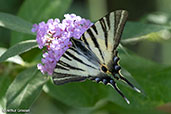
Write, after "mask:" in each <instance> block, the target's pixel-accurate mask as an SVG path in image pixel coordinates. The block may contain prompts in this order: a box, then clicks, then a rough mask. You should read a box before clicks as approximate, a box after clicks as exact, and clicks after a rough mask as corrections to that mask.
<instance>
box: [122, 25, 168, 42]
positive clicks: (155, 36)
mask: <svg viewBox="0 0 171 114" xmlns="http://www.w3.org/2000/svg"><path fill="white" fill-rule="evenodd" d="M137 28H138V29H137ZM169 29H170V27H167V26H162V25H155V24H144V23H140V22H127V24H126V26H125V30H124V32H123V39H122V40H121V43H122V44H123V45H126V44H130V43H137V42H140V41H143V40H149V41H155V42H156V41H157V42H158V41H161V40H168V39H170V38H171V32H170V31H169Z"/></svg>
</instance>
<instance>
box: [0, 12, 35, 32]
mask: <svg viewBox="0 0 171 114" xmlns="http://www.w3.org/2000/svg"><path fill="white" fill-rule="evenodd" d="M0 26H1V27H5V28H8V29H10V30H14V31H17V32H23V33H27V34H33V33H32V32H31V28H32V24H31V23H30V22H27V21H25V20H23V19H21V18H20V17H17V16H14V15H11V14H7V13H2V12H0Z"/></svg>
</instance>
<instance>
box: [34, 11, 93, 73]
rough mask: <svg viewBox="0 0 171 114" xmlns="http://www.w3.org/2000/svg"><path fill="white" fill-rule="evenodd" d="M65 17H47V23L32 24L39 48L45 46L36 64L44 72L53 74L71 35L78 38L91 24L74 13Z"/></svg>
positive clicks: (68, 44)
mask: <svg viewBox="0 0 171 114" xmlns="http://www.w3.org/2000/svg"><path fill="white" fill-rule="evenodd" d="M64 17H65V19H63V20H62V22H60V20H59V19H57V18H56V19H49V20H48V21H47V23H45V22H41V23H39V24H34V25H33V28H32V32H36V33H37V36H36V40H37V43H38V45H39V48H40V49H42V48H43V47H45V50H44V53H43V58H42V64H38V65H37V67H38V69H39V70H40V71H41V72H42V73H43V74H44V73H48V74H49V75H52V74H53V71H54V69H55V66H56V64H57V62H58V61H59V59H60V58H61V56H62V55H63V54H64V53H65V51H66V50H67V49H68V48H69V47H70V46H72V43H71V41H70V38H71V37H74V38H77V39H79V38H80V37H81V35H82V34H83V33H84V32H85V31H86V30H87V29H88V28H89V27H90V26H91V25H92V23H91V22H90V21H89V20H86V19H84V18H81V17H80V16H76V15H75V14H65V15H64Z"/></svg>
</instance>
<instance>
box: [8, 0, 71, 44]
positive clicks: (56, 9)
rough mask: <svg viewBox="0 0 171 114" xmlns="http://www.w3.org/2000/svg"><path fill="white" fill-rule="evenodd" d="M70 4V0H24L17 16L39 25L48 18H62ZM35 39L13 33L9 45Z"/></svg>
mask: <svg viewBox="0 0 171 114" xmlns="http://www.w3.org/2000/svg"><path fill="white" fill-rule="evenodd" d="M71 2H72V0H50V1H49V0H43V1H42V0H25V1H24V3H23V4H22V6H21V8H20V10H19V13H18V16H20V17H22V18H23V19H25V20H27V21H30V22H32V23H40V22H41V21H47V20H48V19H50V18H62V17H63V15H64V13H65V12H66V11H67V9H68V8H69V6H70V4H71ZM30 31H31V28H30ZM35 38H36V37H35V36H34V37H33V36H30V35H25V34H21V33H16V32H13V33H12V38H11V44H12V45H14V44H16V43H17V42H20V41H23V40H29V39H35Z"/></svg>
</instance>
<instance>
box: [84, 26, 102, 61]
mask: <svg viewBox="0 0 171 114" xmlns="http://www.w3.org/2000/svg"><path fill="white" fill-rule="evenodd" d="M87 33H88V34H89V36H90V38H91V40H92V41H93V43H94V46H95V47H96V48H98V50H99V53H100V55H101V58H102V59H103V61H104V57H103V54H102V51H101V49H100V46H99V43H98V41H97V40H96V37H95V36H94V34H93V32H92V31H91V29H88V30H87ZM85 40H86V39H85Z"/></svg>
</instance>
